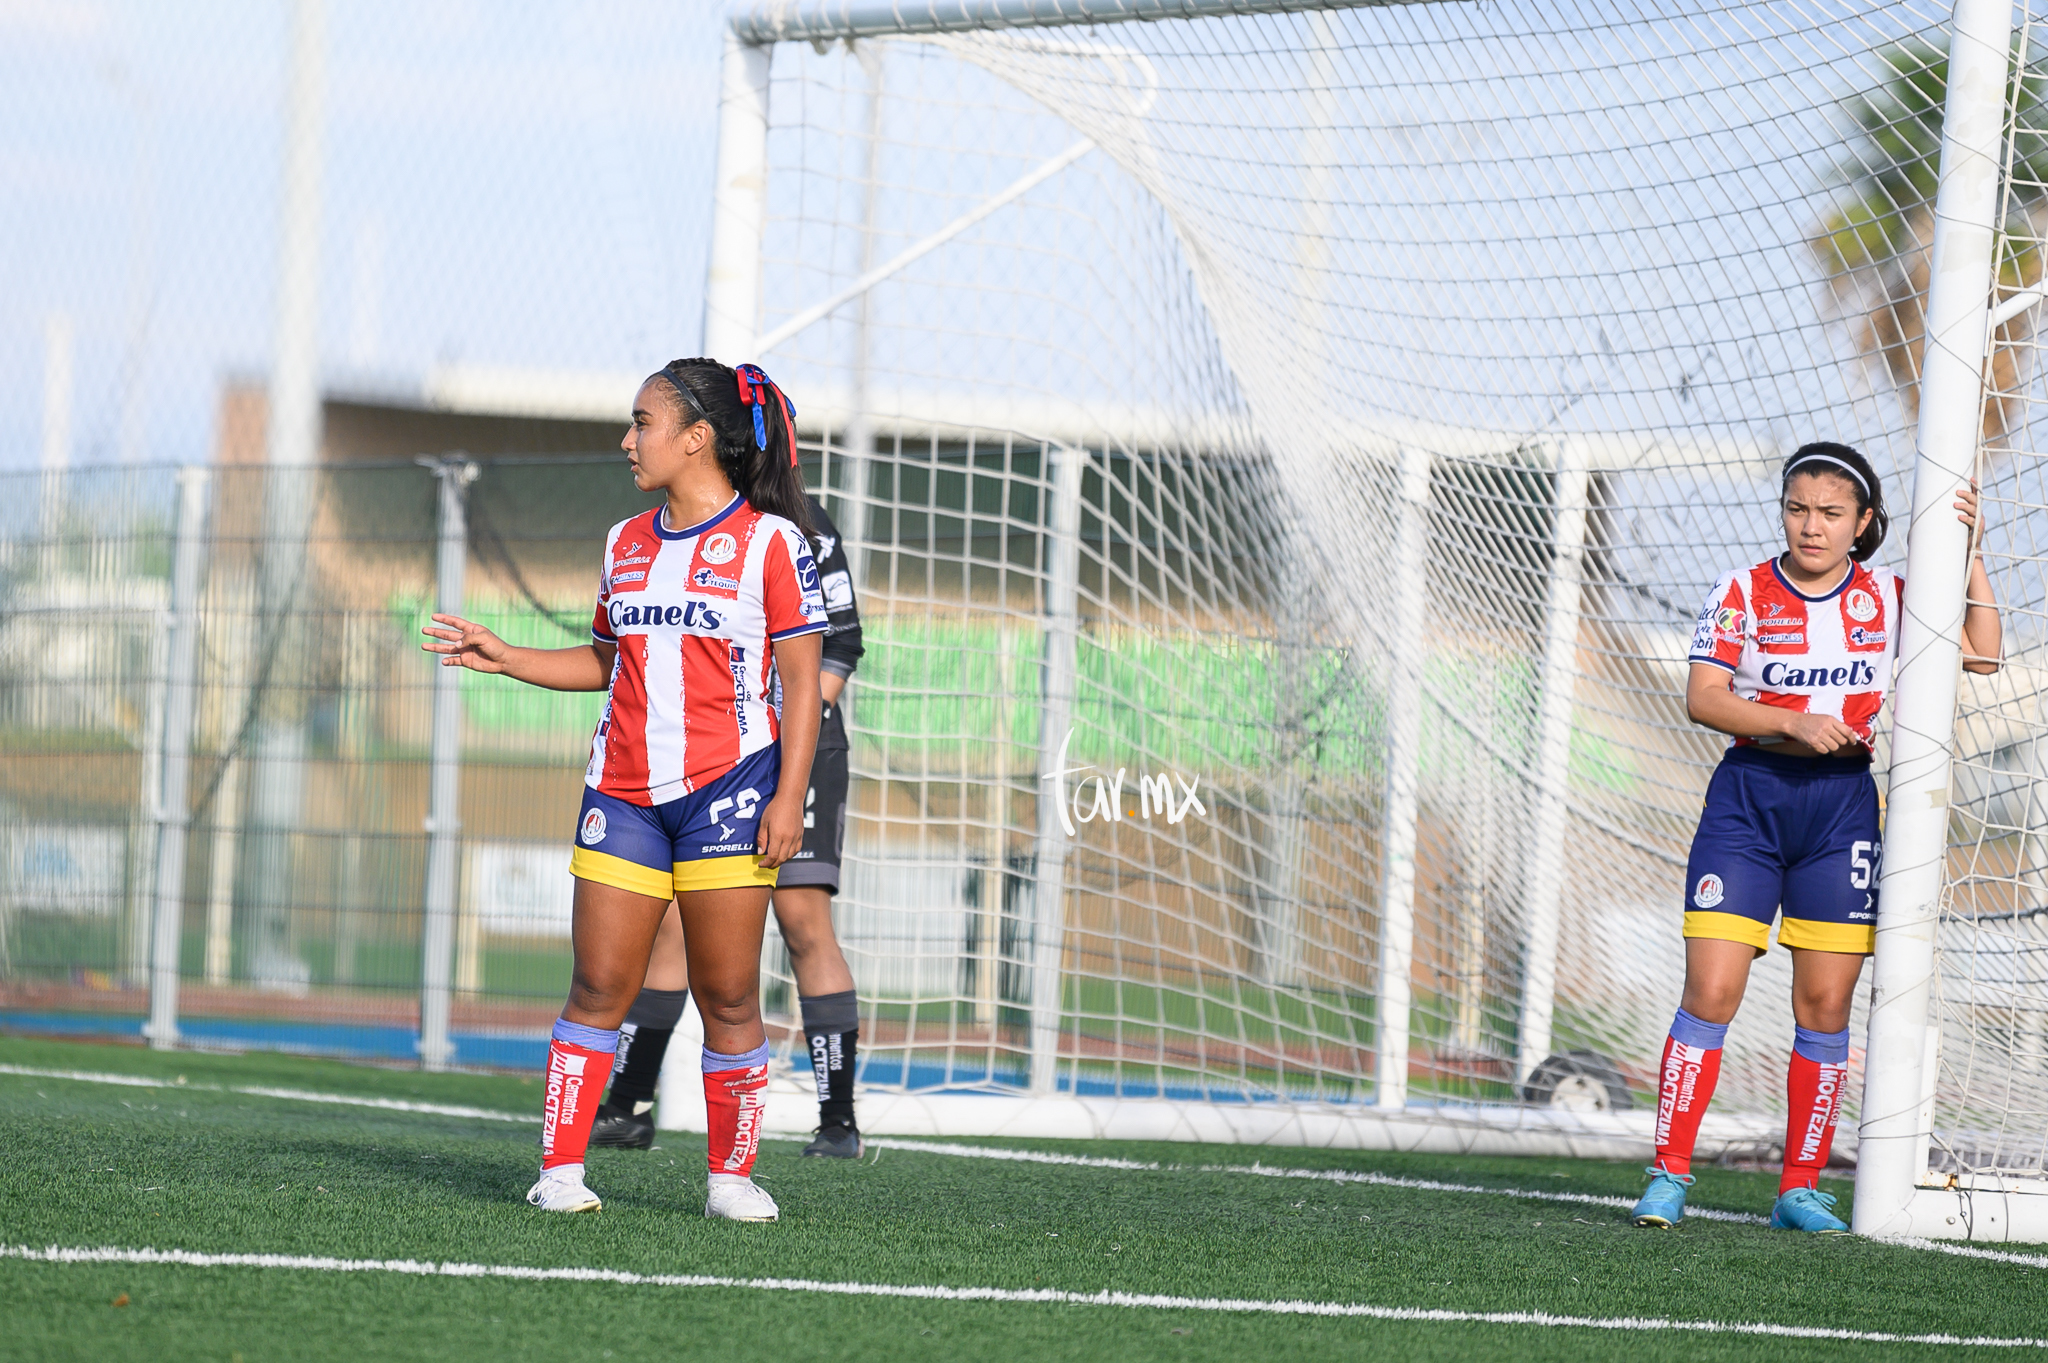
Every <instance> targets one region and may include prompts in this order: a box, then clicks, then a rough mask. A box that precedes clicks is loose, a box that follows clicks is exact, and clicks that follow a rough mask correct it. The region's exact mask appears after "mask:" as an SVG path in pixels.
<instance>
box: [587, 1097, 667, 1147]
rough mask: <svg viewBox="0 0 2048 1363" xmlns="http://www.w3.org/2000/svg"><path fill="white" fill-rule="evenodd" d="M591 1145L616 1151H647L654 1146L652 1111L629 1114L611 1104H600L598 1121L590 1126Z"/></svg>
mask: <svg viewBox="0 0 2048 1363" xmlns="http://www.w3.org/2000/svg"><path fill="white" fill-rule="evenodd" d="M590 1143H591V1144H592V1145H608V1146H610V1147H611V1148H613V1149H614V1150H645V1149H647V1148H649V1147H650V1146H652V1145H653V1144H654V1120H653V1116H652V1110H651V1109H650V1110H649V1111H648V1112H628V1111H627V1110H626V1109H624V1108H622V1107H613V1106H612V1105H611V1104H610V1103H600V1104H598V1108H597V1120H596V1121H594V1122H592V1123H591V1124H590Z"/></svg>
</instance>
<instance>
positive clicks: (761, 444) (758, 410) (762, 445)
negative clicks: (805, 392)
mask: <svg viewBox="0 0 2048 1363" xmlns="http://www.w3.org/2000/svg"><path fill="white" fill-rule="evenodd" d="M733 372H734V373H736V374H738V375H739V381H740V401H741V402H744V403H745V404H746V405H747V406H749V407H751V408H753V409H754V448H755V449H758V450H766V449H767V448H768V421H767V417H766V412H767V408H768V399H769V397H770V395H773V397H774V398H775V405H776V406H777V407H778V408H780V409H781V412H782V429H783V431H784V433H785V434H787V435H788V437H789V466H790V467H791V468H795V467H796V466H797V461H796V406H795V404H793V403H792V402H790V400H789V398H788V397H787V396H785V395H784V393H783V391H782V390H781V389H780V388H777V387H776V386H775V380H773V379H771V378H769V377H768V375H767V374H766V373H764V372H762V369H761V366H760V365H758V364H743V365H741V366H739V368H738V369H736V370H734V371H733Z"/></svg>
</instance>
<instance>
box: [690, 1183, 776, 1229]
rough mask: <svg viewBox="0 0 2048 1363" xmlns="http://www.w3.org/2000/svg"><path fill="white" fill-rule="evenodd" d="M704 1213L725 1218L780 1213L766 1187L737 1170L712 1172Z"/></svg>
mask: <svg viewBox="0 0 2048 1363" xmlns="http://www.w3.org/2000/svg"><path fill="white" fill-rule="evenodd" d="M704 1215H706V1216H708V1217H713V1218H722V1219H724V1220H726V1221H773V1220H775V1219H777V1218H778V1217H780V1216H781V1215H782V1209H781V1208H780V1207H777V1206H776V1205H775V1199H774V1198H772V1197H770V1196H768V1190H767V1189H766V1188H762V1187H759V1186H757V1185H756V1184H755V1183H754V1180H752V1179H750V1178H742V1177H741V1176H740V1175H738V1174H713V1175H712V1176H711V1192H710V1194H709V1195H708V1196H706V1197H705V1199H704Z"/></svg>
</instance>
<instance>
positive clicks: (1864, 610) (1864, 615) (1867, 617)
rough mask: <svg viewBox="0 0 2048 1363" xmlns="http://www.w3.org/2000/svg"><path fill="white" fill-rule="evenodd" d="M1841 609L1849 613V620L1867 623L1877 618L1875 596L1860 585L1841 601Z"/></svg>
mask: <svg viewBox="0 0 2048 1363" xmlns="http://www.w3.org/2000/svg"><path fill="white" fill-rule="evenodd" d="M1842 609H1843V610H1845V611H1847V612H1848V613H1849V618H1850V619H1851V620H1854V621H1857V622H1858V623H1861V624H1868V623H1869V622H1871V621H1872V620H1875V619H1876V618H1877V598H1876V597H1874V596H1872V595H1871V594H1870V593H1869V592H1866V591H1864V590H1863V589H1862V588H1861V587H1855V588H1852V589H1851V590H1850V592H1849V595H1848V597H1847V599H1846V600H1844V601H1843V603H1842Z"/></svg>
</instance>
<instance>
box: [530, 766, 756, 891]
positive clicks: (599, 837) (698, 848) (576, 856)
mask: <svg viewBox="0 0 2048 1363" xmlns="http://www.w3.org/2000/svg"><path fill="white" fill-rule="evenodd" d="M781 777H782V745H781V744H779V743H771V744H769V745H768V746H767V747H765V748H763V749H762V750H761V751H759V752H757V753H755V754H754V755H753V756H751V757H743V758H741V759H740V761H739V765H737V766H735V767H734V768H733V769H732V770H731V771H729V772H727V773H726V774H725V775H723V776H721V777H719V778H718V779H717V780H716V781H713V782H711V783H710V784H709V785H706V786H704V787H702V788H701V789H698V790H693V791H691V792H690V793H689V794H688V795H685V796H683V797H682V798H680V799H676V800H670V801H669V802H668V803H667V804H660V805H636V804H628V803H627V802H626V801H624V800H621V799H619V798H618V797H616V796H613V795H605V794H603V793H601V792H599V791H596V790H593V789H591V788H590V787H588V786H585V787H584V788H583V809H582V811H581V812H580V813H579V814H577V816H576V850H575V852H573V853H572V854H571V855H570V857H569V874H570V875H573V876H576V877H578V878H579V879H582V880H594V881H596V882H597V883H598V884H600V885H612V886H616V887H617V888H619V889H621V890H631V891H633V892H634V893H635V894H644V895H652V896H653V897H654V898H656V899H673V898H674V897H675V896H676V895H678V894H682V893H684V892H686V891H689V890H729V889H734V888H736V887H740V886H746V885H765V886H769V887H771V888H772V887H773V886H774V884H775V871H774V868H772V867H764V866H762V865H761V857H760V852H759V847H760V842H761V814H762V811H764V810H765V809H767V807H768V801H769V800H770V799H772V798H773V797H774V795H775V787H776V786H777V785H778V784H779V783H780V781H781Z"/></svg>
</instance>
